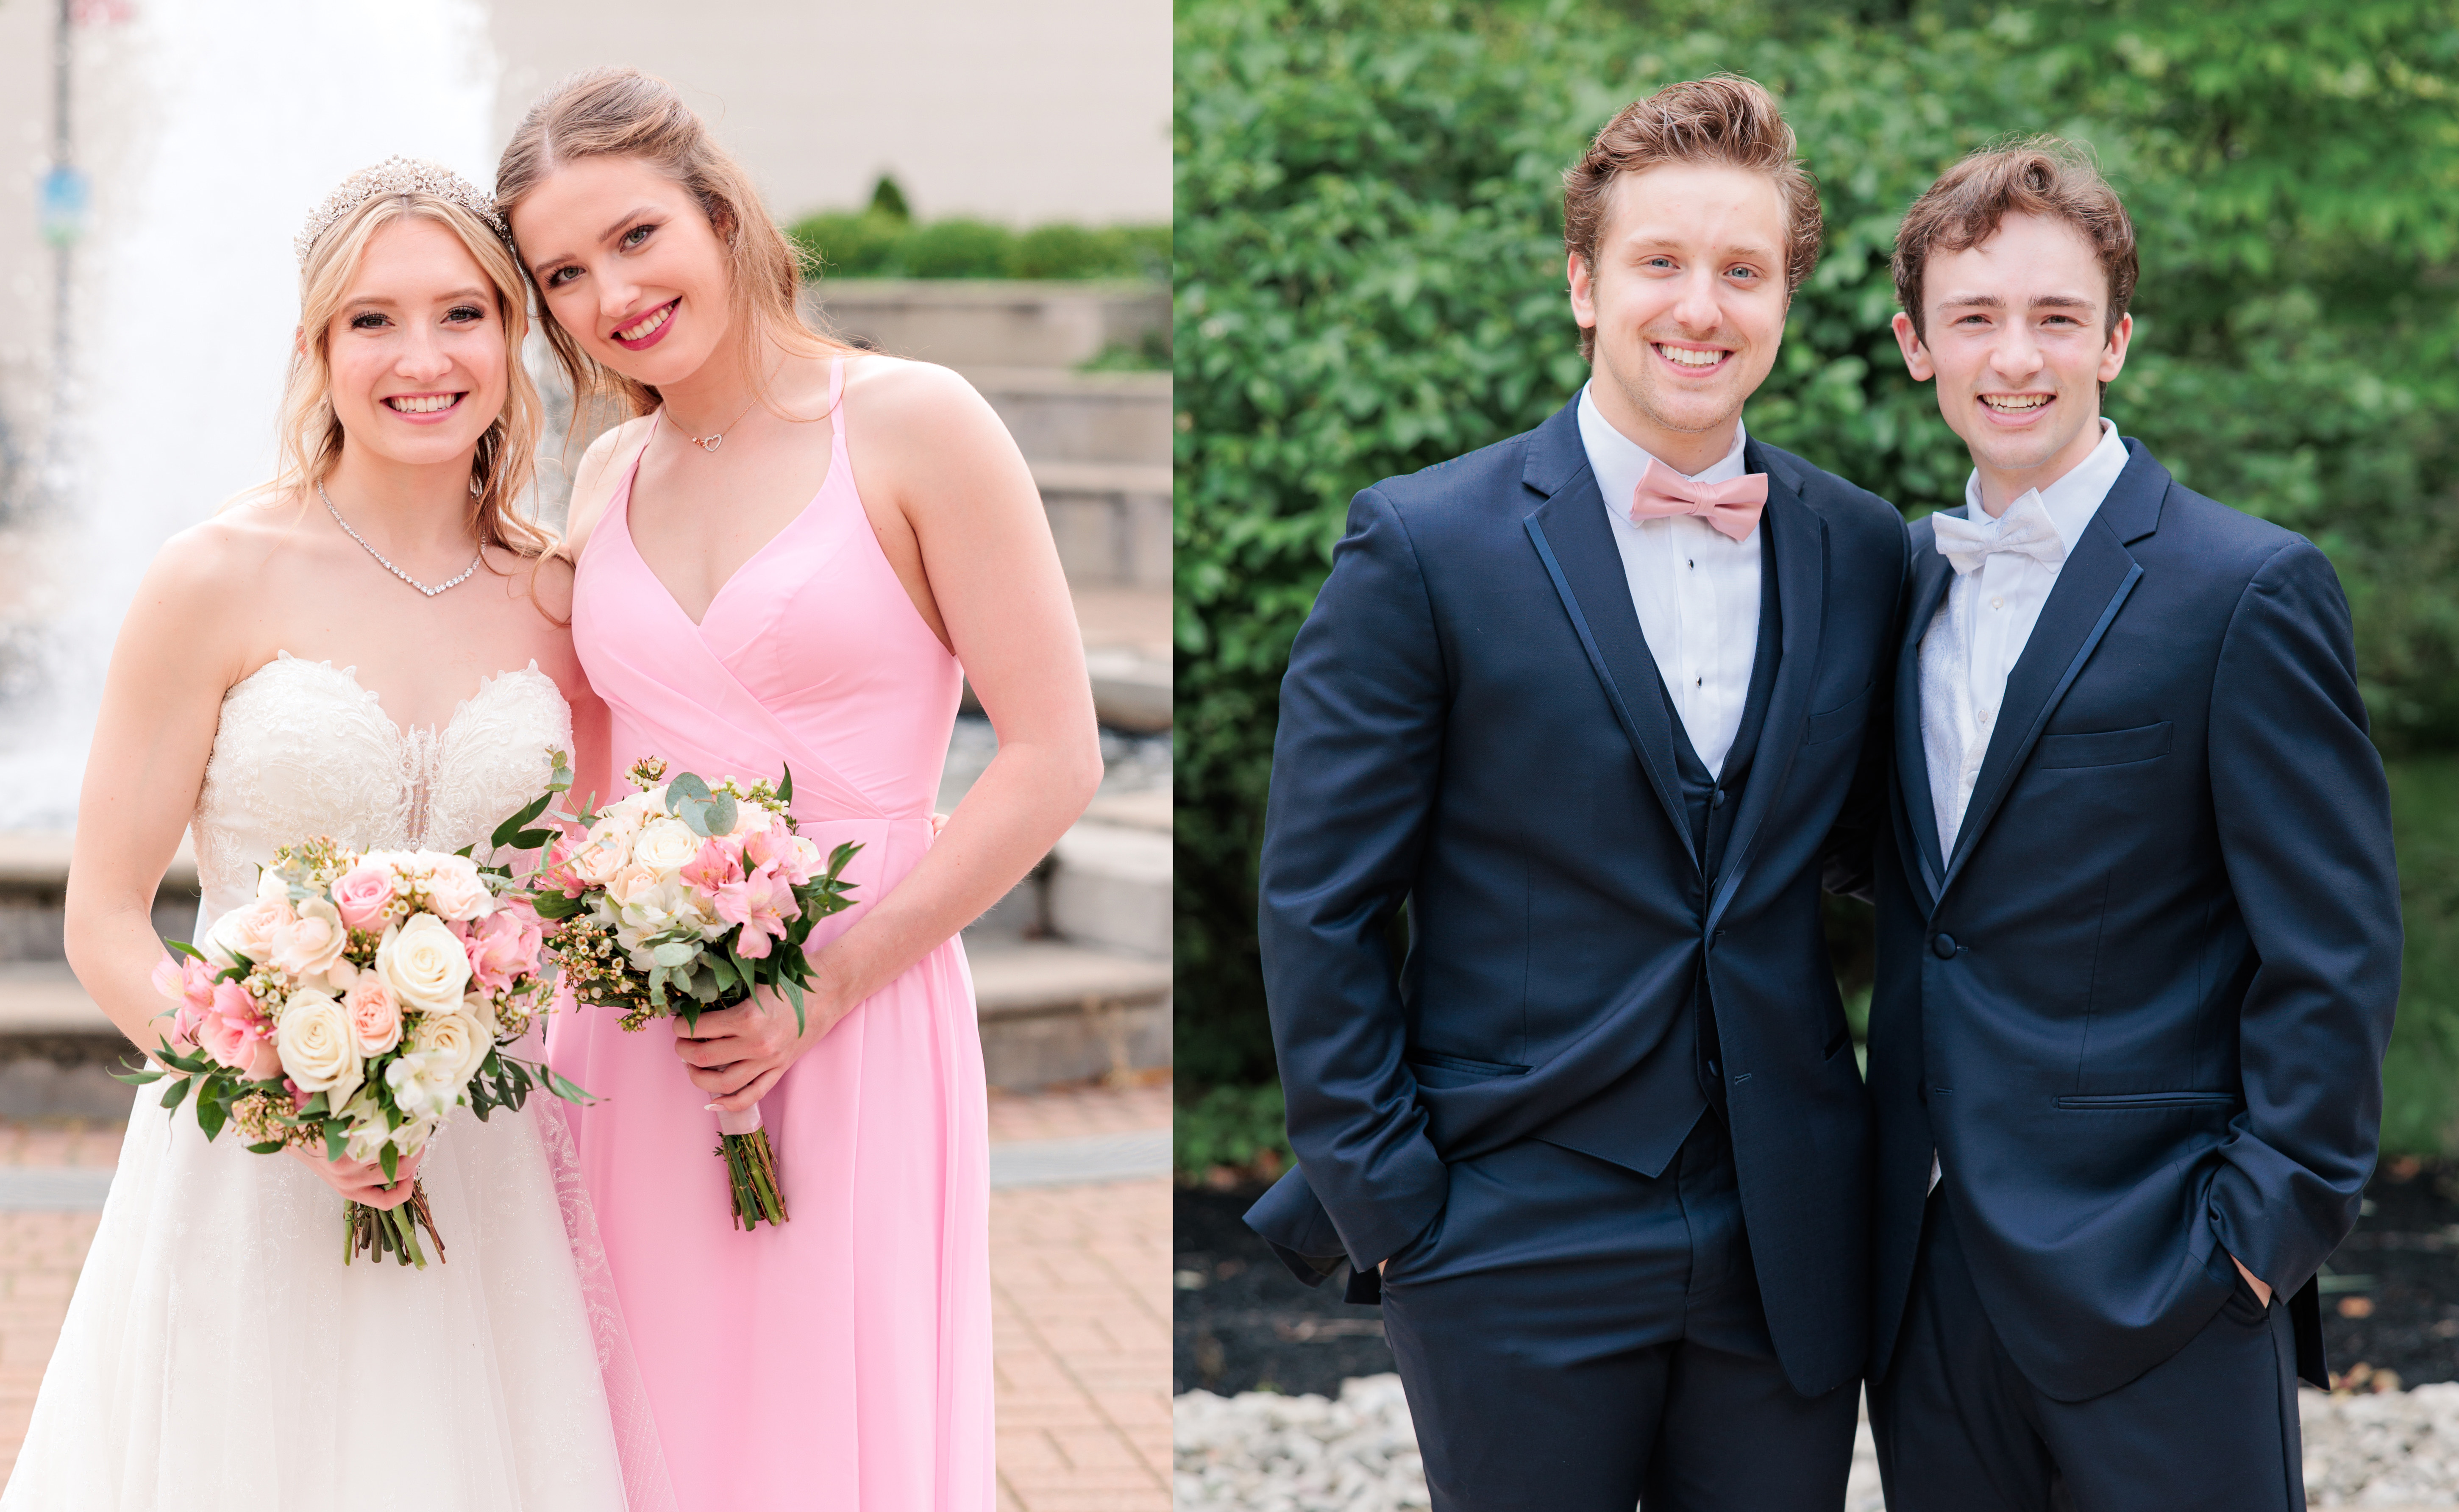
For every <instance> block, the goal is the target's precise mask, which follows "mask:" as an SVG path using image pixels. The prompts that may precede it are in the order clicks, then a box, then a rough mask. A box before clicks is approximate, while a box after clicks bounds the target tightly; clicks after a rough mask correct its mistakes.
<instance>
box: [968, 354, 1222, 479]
mask: <svg viewBox="0 0 2459 1512" xmlns="http://www.w3.org/2000/svg"><path fill="white" fill-rule="evenodd" d="M965 377H966V378H967V379H969V380H970V381H971V382H972V383H973V386H974V387H975V388H976V389H979V390H980V391H981V395H982V397H983V398H985V399H987V400H989V401H990V403H991V408H992V409H993V410H998V417H999V421H1000V423H1001V424H1003V425H1005V426H1006V427H1007V430H1008V434H1010V435H1012V436H1014V437H1015V438H1016V446H1017V450H1018V451H1019V452H1023V453H1024V454H1025V457H1026V458H1027V459H1028V460H1030V461H1035V462H1043V461H1048V462H1135V463H1141V464H1143V465H1144V466H1145V467H1154V468H1163V469H1166V468H1168V467H1169V465H1170V452H1171V438H1170V425H1171V419H1170V415H1171V409H1170V406H1171V403H1172V395H1173V392H1174V390H1173V388H1172V385H1171V381H1170V375H1169V374H1167V373H1166V372H1102V373H1079V372H1068V371H1066V370H1065V369H1063V368H971V369H968V370H967V371H966V373H965ZM1165 492H1166V490H1165Z"/></svg>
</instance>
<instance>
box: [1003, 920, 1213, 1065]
mask: <svg viewBox="0 0 2459 1512" xmlns="http://www.w3.org/2000/svg"><path fill="white" fill-rule="evenodd" d="M966 956H967V959H968V960H969V961H970V962H971V964H972V967H973V974H974V998H975V1003H976V1010H977V1015H978V1022H979V1024H980V1027H981V1037H982V1066H983V1070H984V1072H985V1074H986V1075H987V1076H988V1078H989V1080H990V1083H991V1085H993V1086H997V1087H1005V1088H1007V1089H1009V1090H1010V1091H1019V1092H1021V1091H1029V1090H1031V1089H1033V1088H1035V1087H1042V1086H1051V1085H1054V1084H1057V1083H1061V1082H1082V1081H1086V1080H1089V1079H1091V1078H1094V1077H1106V1078H1109V1079H1111V1080H1113V1081H1124V1080H1126V1079H1127V1078H1128V1077H1130V1076H1132V1075H1133V1074H1134V1073H1135V1072H1138V1071H1145V1070H1157V1069H1160V1068H1162V1067H1166V1066H1167V1065H1168V1064H1169V1063H1170V1042H1171V1041H1170V1015H1169V1004H1170V968H1169V963H1168V961H1166V960H1148V959H1140V958H1138V957H1135V956H1124V955H1120V954H1117V953H1115V952H1110V951H1102V950H1087V949H1085V948H1084V947H1083V946H1082V945H1077V944H1073V943H1068V942H1065V941H1059V940H1047V939H1043V940H1023V941H1018V942H1014V943H1007V944H999V945H986V946H985V947H984V948H982V949H979V950H977V949H974V948H973V947H972V945H971V942H970V940H969V941H968V947H967V950H966Z"/></svg>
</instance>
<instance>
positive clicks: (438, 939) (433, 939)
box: [376, 914, 470, 1014]
mask: <svg viewBox="0 0 2459 1512" xmlns="http://www.w3.org/2000/svg"><path fill="white" fill-rule="evenodd" d="M376 975H377V976H379V977H383V978H384V984H385V985H386V986H388V987H389V988H391V989H392V994H393V997H394V998H398V999H399V1000H400V1002H401V1005H402V1007H404V1008H406V1009H408V1010H410V1012H412V1013H431V1014H441V1013H451V1012H452V1010H453V1009H454V1008H457V1007H459V1006H460V1003H461V989H462V988H464V987H466V986H468V985H469V983H470V956H469V954H468V952H466V951H465V950H463V949H462V946H461V942H460V941H459V940H457V939H455V938H453V936H452V931H451V930H449V929H446V928H445V927H444V921H443V920H442V919H440V918H437V917H436V916H435V915H434V914H411V915H410V918H409V919H408V920H407V921H406V922H404V923H400V924H395V925H392V926H390V927H389V928H388V929H386V931H385V933H384V939H383V940H382V941H381V942H380V943H379V944H378V945H377V946H376Z"/></svg>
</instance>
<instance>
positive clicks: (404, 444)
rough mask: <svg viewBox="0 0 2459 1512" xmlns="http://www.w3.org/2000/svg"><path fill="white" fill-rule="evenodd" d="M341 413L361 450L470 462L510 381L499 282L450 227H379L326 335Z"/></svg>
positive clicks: (419, 462)
mask: <svg viewBox="0 0 2459 1512" xmlns="http://www.w3.org/2000/svg"><path fill="white" fill-rule="evenodd" d="M325 350H326V357H327V361H328V363H329V366H330V368H331V372H332V387H331V395H332V402H333V412H334V414H335V415H337V416H338V417H339V418H340V420H341V422H342V429H343V431H345V432H346V433H347V435H348V437H349V440H350V444H351V445H353V446H357V447H364V448H367V449H368V451H370V452H374V453H375V454H377V455H379V456H381V457H384V458H385V459H387V460H389V461H392V462H396V463H401V464H405V465H410V466H432V465H435V464H438V463H444V462H451V461H452V460H454V459H455V458H459V457H466V456H467V455H469V454H470V453H471V452H473V451H474V450H475V449H476V447H477V445H478V438H479V437H480V436H482V435H484V434H486V432H487V428H488V427H489V426H491V425H494V423H495V419H496V417H497V416H498V415H500V414H502V413H503V410H504V396H505V392H506V389H507V386H508V385H509V384H510V382H511V354H510V353H509V352H507V351H506V349H505V337H504V319H503V315H502V312H501V311H499V310H498V309H497V308H496V307H495V290H494V284H493V283H492V282H490V281H489V279H488V277H487V274H486V271H485V270H484V269H483V268H481V267H480V266H479V265H478V261H477V259H475V258H473V257H472V256H471V255H470V249H469V248H468V247H466V246H464V245H462V243H461V239H460V238H459V237H457V236H455V235H454V234H453V233H452V231H451V230H450V229H448V228H447V227H445V226H442V225H439V224H438V223H436V222H435V221H431V220H428V219H426V218H424V217H420V216H409V217H404V218H402V219H400V220H397V221H392V222H391V223H389V224H388V225H385V226H383V227H381V228H379V229H378V230H377V231H376V233H375V234H374V235H373V236H372V237H370V238H369V239H368V246H367V251H366V252H365V253H364V254H363V255H362V256H361V257H360V259H359V266H358V270H357V272H356V273H355V274H354V275H352V277H351V280H350V286H349V291H348V292H347V294H345V295H344V296H343V298H342V303H341V305H340V307H339V308H337V309H336V310H335V311H334V312H333V317H332V320H331V321H330V322H329V323H328V324H327V325H326V329H325Z"/></svg>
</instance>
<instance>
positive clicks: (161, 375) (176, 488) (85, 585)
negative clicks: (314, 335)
mask: <svg viewBox="0 0 2459 1512" xmlns="http://www.w3.org/2000/svg"><path fill="white" fill-rule="evenodd" d="M116 52H117V53H118V54H120V65H119V68H118V71H117V76H116V77H113V78H111V79H108V80H106V81H105V83H104V94H105V97H106V99H107V100H110V101H112V102H115V103H117V104H119V105H121V106H122V108H124V109H126V110H127V111H128V112H129V113H130V114H131V116H132V120H131V125H132V127H133V130H132V131H131V132H130V142H129V146H128V150H127V151H126V152H124V153H123V154H121V155H120V157H119V159H118V161H117V162H116V163H112V164H101V165H95V166H96V168H97V170H98V171H96V172H95V213H94V229H93V235H92V237H91V239H90V240H89V242H87V243H86V245H87V248H88V249H89V250H88V251H86V252H85V254H84V256H85V262H84V266H83V269H82V272H81V276H80V278H79V286H78V299H77V302H76V304H77V308H78V310H79V312H80V318H79V319H78V321H77V323H76V326H75V327H74V332H73V335H74V341H75V350H76V353H77V357H76V361H75V364H74V373H75V380H76V382H75V389H74V393H75V395H76V396H77V397H76V399H75V402H74V403H73V404H72V405H71V406H70V407H69V410H70V414H69V419H68V421H67V423H68V424H69V425H70V426H71V427H72V430H71V431H70V434H69V441H70V444H69V446H68V447H67V449H66V454H67V457H68V486H67V488H66V489H65V491H64V496H63V497H62V498H61V499H60V500H59V501H58V502H57V503H56V504H55V505H54V506H53V515H52V517H51V518H49V519H47V520H45V521H43V522H42V523H40V524H39V525H38V526H37V527H35V528H33V529H32V530H31V531H26V532H22V533H20V534H18V535H17V536H16V537H15V538H14V539H12V540H11V542H10V543H9V545H10V546H11V548H12V549H11V550H9V551H7V552H6V553H4V554H0V575H6V576H7V577H9V578H11V579H13V581H11V583H10V584H9V589H10V591H9V592H7V593H5V594H0V605H7V606H9V608H8V613H9V617H10V620H11V622H9V623H5V624H0V830H66V829H68V828H69V827H70V826H71V824H72V823H73V822H74V817H75V808H76V791H77V784H78V781H79V777H80V774H81V772H82V771H83V768H84V762H85V751H86V744H87V739H88V735H89V733H90V731H91V729H92V725H93V719H94V712H95V704H96V698H97V695H98V692H99V689H100V686H101V683H102V673H103V669H104V667H105V665H106V663H107V662H108V659H109V656H110V649H111V642H112V640H113V637H114V635H115V634H116V629H117V626H118V623H119V620H120V617H121V615H122V614H123V613H124V612H125V610H126V607H127V605H128V602H129V600H130V599H131V597H132V596H133V595H134V593H135V591H136V588H137V581H138V579H139V578H140V577H141V576H142V574H143V573H144V570H145V568H146V565H147V563H148V562H150V561H151V560H152V559H153V557H154V556H155V554H156V553H157V552H158V550H159V549H160V548H161V545H162V543H163V542H164V541H165V540H167V539H168V538H169V537H170V536H173V535H175V534H176V533H178V532H179V531H180V530H182V529H185V528H186V527H187V526H189V525H192V524H194V523H196V522H197V521H199V520H201V519H203V518H205V517H206V516H207V515H210V514H211V513H212V512H213V511H214V509H215V508H216V507H217V506H218V505H219V504H221V501H223V500H224V499H226V498H228V497H230V496H231V495H232V494H236V493H238V492H239V491H241V490H242V489H244V488H247V487H248V486H250V485H252V484H254V483H257V482H259V481H261V480H263V478H264V477H265V476H266V475H267V474H268V473H270V472H271V471H272V468H273V462H274V452H275V441H274V429H273V426H274V410H275V406H276V404H277V402H278V400H279V397H280V393H281V387H282V378H283V372H284V364H285V363H286V361H287V358H288V354H289V348H290V340H291V331H292V327H293V325H294V324H295V322H296V320H297V316H298V264H297V263H296V260H295V259H294V257H293V255H292V252H291V247H290V239H291V237H292V236H293V235H294V234H296V232H297V231H298V229H299V224H300V222H301V221H303V220H305V217H306V214H307V212H308V210H309V209H310V208H311V207H312V206H313V205H315V204H316V203H317V201H319V200H322V199H323V198H324V197H325V196H326V194H327V193H328V192H330V190H331V188H332V186H333V185H334V184H335V183H337V182H339V181H340V180H341V179H344V178H346V177H347V175H348V174H350V173H351V172H352V171H353V170H355V169H358V168H361V167H364V166H366V165H367V164H368V163H371V162H375V161H378V160H380V159H382V158H387V157H389V156H390V155H392V154H394V153H403V154H408V155H410V156H413V157H420V158H432V159H434V160H436V161H439V162H443V163H446V164H449V165H451V166H452V167H453V168H456V169H458V170H460V171H461V172H462V173H463V174H466V175H468V176H469V177H470V178H471V179H473V180H474V181H476V182H478V183H481V184H484V183H488V182H490V181H492V179H493V178H494V152H493V147H494V143H493V141H492V139H491V135H492V115H493V111H494V98H495V79H496V65H495V60H494V52H493V50H492V47H491V45H490V43H489V39H488V30H487V12H486V10H485V8H484V7H483V6H482V5H481V4H480V0H433V3H431V4H427V5H423V6H408V7H405V6H389V5H381V4H376V3H373V0H144V4H142V5H141V6H140V7H138V8H137V13H136V14H135V16H134V17H133V18H132V19H131V20H130V21H129V22H128V23H127V24H126V26H125V27H124V28H123V29H122V30H121V32H120V34H119V36H118V37H117V38H116Z"/></svg>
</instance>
